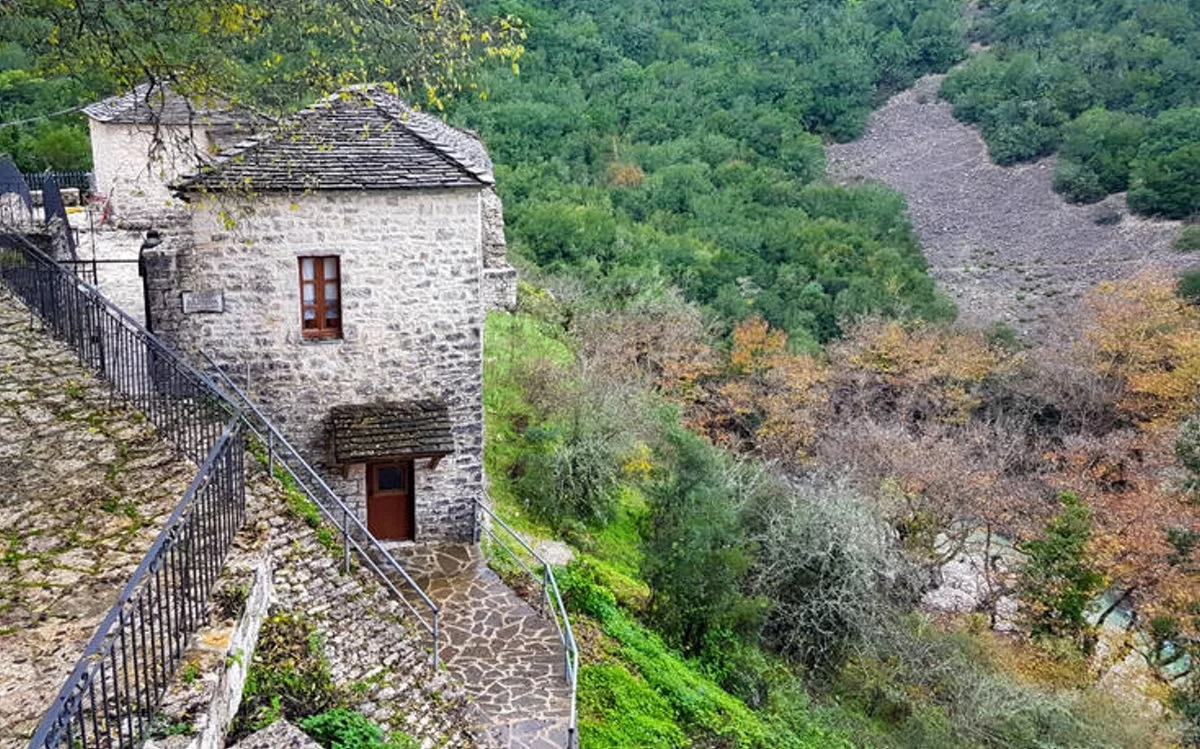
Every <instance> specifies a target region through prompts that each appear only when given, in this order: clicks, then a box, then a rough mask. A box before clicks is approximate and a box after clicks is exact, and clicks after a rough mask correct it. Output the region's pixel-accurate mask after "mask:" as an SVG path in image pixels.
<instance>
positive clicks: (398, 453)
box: [329, 400, 454, 465]
mask: <svg viewBox="0 0 1200 749" xmlns="http://www.w3.org/2000/svg"><path fill="white" fill-rule="evenodd" d="M329 437H330V442H331V446H332V448H333V458H334V462H335V463H337V464H338V465H345V464H347V463H362V462H365V461H367V460H374V459H376V458H400V457H406V456H411V457H418V456H434V455H447V454H449V453H452V452H454V435H453V434H452V433H451V431H450V411H449V410H448V409H447V408H446V405H445V404H444V403H442V402H440V401H434V400H414V401H398V402H391V403H370V404H364V405H351V406H335V407H334V408H332V409H331V410H330V412H329Z"/></svg>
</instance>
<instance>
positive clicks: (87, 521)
mask: <svg viewBox="0 0 1200 749" xmlns="http://www.w3.org/2000/svg"><path fill="white" fill-rule="evenodd" d="M29 319H30V318H29V313H28V312H27V311H26V309H25V308H24V307H23V306H22V305H21V303H20V302H19V301H17V300H16V299H15V298H14V297H13V296H12V295H11V294H9V293H8V292H7V291H4V290H3V289H0V653H3V658H0V747H3V748H7V747H23V746H25V744H26V743H27V742H28V738H29V735H30V734H31V733H32V731H33V729H34V728H35V727H36V725H37V722H38V720H40V719H41V716H42V714H43V713H44V712H45V710H46V709H47V707H48V706H49V704H50V702H51V700H52V699H53V697H54V696H55V695H56V694H57V693H58V690H59V688H60V687H61V686H62V682H63V680H64V679H65V678H66V676H67V674H69V673H70V670H71V668H72V667H73V666H74V665H75V661H76V660H77V659H78V658H79V656H80V654H81V652H82V650H83V646H84V645H85V644H86V643H87V641H88V640H89V639H90V638H91V636H92V635H93V633H94V631H95V629H96V626H97V625H98V624H99V623H100V620H101V619H102V618H103V616H104V614H105V613H106V612H107V611H108V609H109V608H110V607H111V606H112V604H113V603H114V601H115V600H116V596H117V593H118V592H119V591H120V589H121V587H122V586H124V585H125V583H126V581H127V579H128V577H129V575H130V574H131V573H132V572H133V570H134V569H135V568H136V567H137V565H138V563H139V562H140V561H141V559H142V557H143V555H144V554H145V552H146V550H147V549H148V548H149V547H150V544H151V543H153V541H154V538H155V537H156V536H157V535H158V532H159V529H160V527H161V525H162V522H163V521H165V520H166V517H167V515H169V514H170V511H171V510H172V509H173V508H174V506H175V504H176V503H177V502H178V501H179V499H180V497H182V496H183V492H184V490H185V489H186V488H187V485H188V482H189V481H191V479H192V477H193V476H194V475H195V472H196V467H195V466H194V465H192V464H191V463H189V462H188V461H187V460H185V459H183V458H180V457H179V456H178V455H177V454H176V452H175V451H174V450H173V449H172V448H171V447H170V445H168V444H167V443H165V442H163V441H161V440H159V439H158V438H157V436H156V433H155V430H154V428H153V426H152V425H150V424H149V423H148V422H146V420H145V419H144V418H143V417H142V416H141V415H140V414H138V413H137V412H135V411H133V410H131V409H129V408H128V407H126V406H125V405H124V404H123V403H122V402H121V401H120V400H119V399H117V400H115V401H110V399H109V394H108V389H107V387H106V386H105V385H104V383H103V382H101V381H99V380H97V379H96V378H95V377H93V376H92V375H91V374H90V373H89V372H88V371H87V370H86V369H85V368H83V367H81V366H80V365H79V363H78V360H77V359H76V358H75V356H74V355H73V354H72V353H71V352H70V351H69V350H68V349H67V348H66V347H64V346H62V345H61V344H59V343H58V342H57V341H54V340H53V339H51V338H49V337H48V336H46V335H44V334H43V333H41V332H40V330H39V328H38V324H37V323H34V326H33V329H32V330H31V329H30V324H29Z"/></svg>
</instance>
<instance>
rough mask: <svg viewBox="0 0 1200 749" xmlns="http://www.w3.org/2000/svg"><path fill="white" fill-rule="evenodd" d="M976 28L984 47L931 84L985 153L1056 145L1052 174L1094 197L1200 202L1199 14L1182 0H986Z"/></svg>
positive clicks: (1184, 205) (1141, 206) (1026, 156)
mask: <svg viewBox="0 0 1200 749" xmlns="http://www.w3.org/2000/svg"><path fill="white" fill-rule="evenodd" d="M975 33H976V34H977V36H978V37H979V38H980V39H981V40H982V41H984V42H986V43H989V44H990V45H991V46H990V48H989V49H988V51H986V52H984V53H982V54H980V55H978V56H977V57H976V58H975V59H973V60H971V61H970V62H969V63H968V64H967V65H965V66H964V67H963V68H961V69H959V70H956V71H954V72H952V73H951V74H950V75H949V76H948V77H947V79H946V81H945V84H944V86H943V88H942V92H943V95H945V96H946V97H947V98H948V99H949V100H950V101H951V102H952V103H953V104H954V113H955V115H956V116H957V117H958V118H959V119H962V120H963V121H965V122H970V123H975V124H978V125H979V127H980V129H981V130H982V132H983V136H984V138H985V139H986V140H987V143H988V148H989V150H990V152H991V155H992V158H993V159H994V160H995V161H996V162H997V163H999V164H1012V163H1015V162H1018V161H1027V160H1031V159H1036V158H1040V157H1042V156H1046V155H1049V154H1051V153H1053V152H1055V151H1056V150H1058V151H1059V153H1060V157H1061V158H1060V161H1059V167H1058V174H1057V176H1056V180H1055V184H1056V186H1057V188H1058V190H1059V191H1060V192H1062V193H1063V194H1064V195H1065V196H1066V197H1067V198H1068V199H1069V200H1074V201H1080V202H1093V201H1096V200H1099V199H1101V198H1103V197H1104V196H1106V195H1108V194H1109V193H1113V192H1120V191H1123V190H1126V189H1129V203H1130V207H1131V208H1132V209H1133V210H1135V211H1137V212H1139V213H1145V214H1152V215H1162V216H1166V217H1169V218H1185V217H1187V216H1190V215H1192V214H1193V213H1196V212H1197V211H1198V210H1200V193H1198V192H1197V191H1196V190H1197V188H1196V187H1195V185H1196V183H1197V175H1198V174H1200V129H1197V127H1196V122H1197V117H1198V116H1200V115H1198V114H1197V112H1196V110H1195V109H1192V108H1194V107H1195V106H1196V105H1197V104H1200V13H1198V12H1197V7H1196V4H1195V2H1191V1H1190V0H1158V1H1157V2H1143V1H1142V0H1105V1H1104V2H1100V3H1096V2H1091V1H1090V0H1056V2H1044V1H1042V0H993V1H992V2H989V3H986V4H985V12H984V14H983V15H982V17H981V19H980V20H979V21H978V22H977V24H976V29H975Z"/></svg>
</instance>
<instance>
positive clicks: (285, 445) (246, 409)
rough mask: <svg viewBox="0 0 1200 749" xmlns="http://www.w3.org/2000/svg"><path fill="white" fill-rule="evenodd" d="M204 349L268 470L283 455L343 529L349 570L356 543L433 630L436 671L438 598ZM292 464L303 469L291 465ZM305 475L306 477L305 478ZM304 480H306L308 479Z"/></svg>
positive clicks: (286, 464)
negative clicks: (404, 589)
mask: <svg viewBox="0 0 1200 749" xmlns="http://www.w3.org/2000/svg"><path fill="white" fill-rule="evenodd" d="M201 353H202V354H203V356H204V358H205V359H206V360H207V361H208V363H209V365H210V366H211V367H212V369H213V371H214V372H215V373H216V375H217V378H218V379H219V380H220V381H221V382H222V383H223V384H224V385H225V387H227V388H228V389H229V391H230V392H231V393H232V396H233V398H234V399H236V401H237V402H238V403H239V404H240V409H239V411H240V413H241V416H242V419H243V421H244V423H245V424H246V426H247V427H248V428H249V429H250V430H251V431H252V432H253V433H254V435H255V436H256V437H257V438H258V439H259V440H260V441H261V442H263V443H264V444H265V445H266V446H267V470H268V472H269V473H271V474H272V475H274V468H275V463H276V459H275V458H276V455H277V454H279V453H282V454H281V455H280V457H281V458H282V459H281V460H279V461H278V462H279V463H280V464H281V465H282V466H283V468H284V469H285V470H286V471H287V472H288V475H289V476H291V478H292V480H293V481H295V482H296V485H297V486H298V487H300V489H301V490H302V491H303V492H304V493H305V494H306V495H307V496H308V498H309V499H310V500H312V502H313V504H315V505H316V506H317V508H318V509H319V510H320V511H321V513H322V514H323V515H324V516H325V518H326V519H327V520H328V521H329V522H330V523H331V524H332V525H333V526H334V527H335V528H338V529H339V530H340V531H341V532H342V548H343V555H344V556H343V565H344V568H345V570H346V571H347V572H349V571H350V548H351V546H353V548H354V550H355V551H356V552H358V555H359V557H360V558H362V560H363V561H364V562H366V564H367V565H368V566H369V567H370V569H371V571H373V572H374V573H375V574H376V576H377V577H379V579H380V580H382V581H383V584H384V585H385V586H387V588H388V590H389V591H391V593H392V595H393V596H395V597H396V598H399V599H400V601H401V602H402V603H403V604H404V605H405V606H407V607H408V610H409V611H410V612H411V613H412V615H413V617H414V618H415V619H416V620H417V621H418V622H420V624H421V626H422V627H423V628H424V629H425V631H426V632H428V633H429V635H430V636H431V637H432V638H433V667H434V669H436V668H437V667H438V664H439V663H440V660H439V659H440V655H439V653H438V650H439V646H440V644H441V642H440V640H441V626H440V610H439V609H438V606H437V604H435V603H434V602H433V599H431V598H430V597H429V595H428V594H427V593H426V592H425V591H424V590H423V589H422V588H421V586H420V585H418V584H417V581H416V580H414V579H413V578H412V576H411V575H409V574H408V571H407V570H405V569H404V567H403V566H402V565H401V564H400V563H399V562H398V561H396V558H395V557H393V556H392V554H391V553H390V552H388V550H387V549H385V548H384V547H383V545H382V544H381V543H379V540H378V539H377V538H375V536H374V535H373V534H372V533H371V532H370V531H369V530H368V529H367V527H366V526H365V525H363V523H362V521H361V520H359V519H358V514H357V513H355V512H353V511H352V510H351V509H350V508H349V507H347V506H346V503H345V502H343V501H342V498H341V497H340V496H338V494H337V492H335V491H333V489H331V488H330V487H329V485H328V484H327V483H325V480H324V479H322V478H321V476H320V474H318V473H317V471H316V470H315V469H314V468H313V467H312V466H311V465H309V464H308V461H306V460H305V459H304V458H303V457H301V455H300V453H299V452H298V451H297V450H296V449H295V448H294V447H292V444H291V443H290V442H288V440H287V438H286V437H284V436H283V435H282V434H281V433H280V432H279V430H278V429H277V428H276V427H275V425H274V424H273V423H271V420H270V419H268V418H267V416H266V414H264V413H263V412H262V410H261V409H259V408H258V406H256V405H254V402H253V401H251V400H250V397H249V396H248V395H246V393H245V392H244V391H243V390H242V389H241V388H239V387H238V386H237V383H235V382H234V381H233V380H232V379H231V378H230V377H229V375H228V374H227V373H226V372H225V370H223V369H222V368H221V366H220V365H219V364H217V363H216V362H215V361H214V360H213V359H212V357H210V356H209V355H208V354H207V353H205V352H201ZM251 417H253V418H251ZM292 463H294V464H295V465H297V466H298V467H299V469H300V471H299V472H297V470H296V469H294V468H293V467H292ZM301 473H303V474H304V475H303V476H301V475H300V474H301ZM305 479H307V481H306V480H305ZM310 483H311V484H313V485H315V486H316V487H317V488H319V489H320V492H321V494H322V495H323V496H324V498H325V499H326V500H327V501H328V503H329V504H330V505H332V508H331V507H330V506H327V504H326V502H323V501H321V497H319V496H318V494H317V492H315V491H313V489H311V488H310V487H309V484H310ZM335 511H337V512H339V513H340V514H341V524H340V526H339V523H338V518H337V517H336V516H335V514H334V513H335ZM352 531H353V532H352ZM359 538H362V539H365V541H366V543H367V545H368V546H369V547H370V550H372V551H374V552H375V553H376V554H378V555H379V556H380V557H381V558H382V560H383V564H384V566H385V567H387V568H388V569H390V570H391V571H393V572H395V573H396V574H398V575H399V576H400V578H401V579H402V580H403V581H404V582H405V583H406V584H407V585H408V587H409V588H411V589H412V591H413V592H415V593H416V594H417V596H418V597H419V598H420V600H421V601H422V602H423V603H424V604H425V606H426V607H427V608H428V609H429V612H430V617H429V618H430V621H426V618H425V617H423V616H421V614H420V612H419V611H418V610H417V608H416V607H415V606H413V604H412V603H411V602H409V600H408V598H407V597H405V596H404V594H403V593H401V591H400V590H399V589H398V588H397V587H396V586H395V584H394V583H393V581H392V578H391V577H390V576H389V575H388V574H387V573H386V572H385V571H384V570H382V569H380V568H379V566H378V565H377V564H376V563H375V560H374V559H373V558H372V556H371V554H370V553H369V552H368V549H366V548H363V546H362V545H361V544H360V543H359Z"/></svg>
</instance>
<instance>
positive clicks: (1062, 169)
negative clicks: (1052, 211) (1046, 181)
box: [1054, 157, 1108, 203]
mask: <svg viewBox="0 0 1200 749" xmlns="http://www.w3.org/2000/svg"><path fill="white" fill-rule="evenodd" d="M1054 190H1055V192H1058V193H1061V194H1062V196H1063V197H1064V198H1066V199H1067V200H1069V201H1070V202H1072V203H1095V202H1096V201H1098V200H1102V199H1103V198H1104V196H1106V195H1107V194H1108V192H1107V191H1106V190H1105V189H1104V186H1103V185H1101V184H1100V177H1099V176H1097V175H1096V173H1095V172H1093V171H1092V170H1091V169H1090V168H1088V167H1086V166H1084V165H1083V164H1080V163H1079V162H1078V161H1072V160H1071V159H1068V158H1065V157H1063V158H1061V159H1059V162H1058V168H1057V169H1056V170H1055V172H1054Z"/></svg>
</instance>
